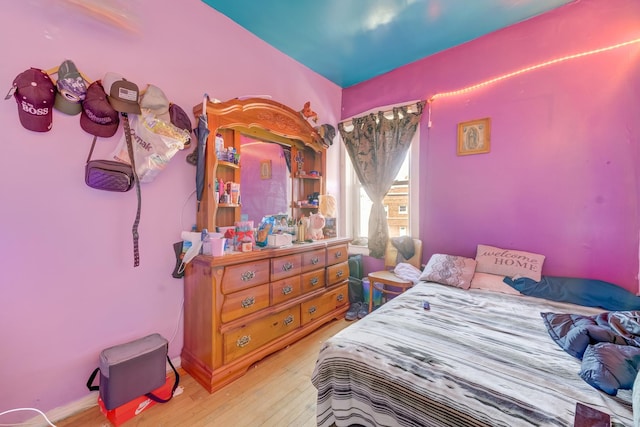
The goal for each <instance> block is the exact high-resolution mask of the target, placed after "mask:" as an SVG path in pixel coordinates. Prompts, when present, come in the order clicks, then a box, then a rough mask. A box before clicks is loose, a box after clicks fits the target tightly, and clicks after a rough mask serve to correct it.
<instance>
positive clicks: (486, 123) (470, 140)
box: [458, 117, 491, 156]
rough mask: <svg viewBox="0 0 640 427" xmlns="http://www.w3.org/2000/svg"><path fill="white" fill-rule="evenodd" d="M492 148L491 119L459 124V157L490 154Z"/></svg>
mask: <svg viewBox="0 0 640 427" xmlns="http://www.w3.org/2000/svg"><path fill="white" fill-rule="evenodd" d="M490 148H491V119H490V118H488V117H487V118H484V119H478V120H471V121H468V122H462V123H458V156H466V155H468V154H481V153H488V152H489V150H490Z"/></svg>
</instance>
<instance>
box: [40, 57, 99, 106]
mask: <svg viewBox="0 0 640 427" xmlns="http://www.w3.org/2000/svg"><path fill="white" fill-rule="evenodd" d="M55 70H56V71H55V72H54V73H56V74H58V80H57V81H55V80H54V79H53V78H52V80H53V81H54V83H55V85H56V88H57V89H58V91H57V93H56V101H55V104H54V108H55V109H56V110H58V111H60V112H62V113H65V114H68V115H70V116H75V115H77V114H80V112H82V101H84V98H85V96H86V95H87V86H88V85H89V84H91V82H90V81H88V79H87V78H86V77H85V76H84V75H83V74H82V73H81V72H80V71H79V70H78V67H76V65H75V64H74V63H73V61H71V60H69V59H66V60H64V61H63V62H62V64H60V66H59V67H56V68H55ZM47 74H49V76H50V77H51V74H53V73H51V72H50V71H49V70H47Z"/></svg>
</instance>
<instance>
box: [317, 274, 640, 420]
mask: <svg viewBox="0 0 640 427" xmlns="http://www.w3.org/2000/svg"><path fill="white" fill-rule="evenodd" d="M424 301H428V302H429V305H430V309H429V310H426V309H424V308H423V302H424ZM603 311H604V310H603V309H599V308H590V307H584V306H580V305H576V304H570V303H565V302H556V301H550V300H546V299H542V298H536V297H531V296H524V295H510V294H504V293H500V292H495V291H490V290H482V289H461V288H457V287H452V286H446V285H442V284H439V283H433V282H424V281H421V282H419V283H418V284H417V285H416V286H414V287H413V288H411V289H410V290H408V291H407V292H405V293H404V294H402V295H400V296H398V297H396V298H394V299H393V300H390V301H389V302H387V303H385V304H384V305H382V306H381V307H380V308H379V309H377V310H376V311H374V312H373V313H371V314H369V315H368V316H366V317H365V318H363V319H361V320H359V321H357V322H356V323H354V324H352V325H350V326H348V327H347V328H346V329H344V330H342V331H341V332H340V333H338V334H337V335H335V336H334V337H332V338H331V339H329V340H328V341H327V342H325V343H324V344H323V346H322V348H321V350H320V352H319V355H318V360H317V362H316V365H315V369H314V371H313V374H312V383H313V385H314V386H315V387H316V389H317V390H318V397H317V425H318V426H321V427H329V426H332V425H336V426H337V427H344V426H352V425H362V426H455V427H463V426H505V427H517V426H573V423H574V413H575V409H576V403H578V402H580V403H582V404H585V405H587V406H589V407H591V408H595V409H597V410H600V411H602V412H605V413H608V414H610V415H611V420H612V423H613V425H622V426H628V427H631V426H633V411H632V404H631V402H632V392H631V390H620V391H618V393H617V395H616V396H610V395H608V394H606V393H603V392H601V391H599V390H597V389H595V388H594V387H592V386H590V385H589V384H588V383H586V382H585V381H584V380H583V379H582V378H581V377H580V376H579V375H578V371H579V370H580V360H578V359H576V358H573V357H571V356H570V355H569V354H567V353H566V352H565V351H564V350H563V349H562V348H560V347H559V346H558V345H557V344H556V343H555V342H554V341H553V340H552V339H551V338H550V335H549V333H548V332H547V329H546V327H545V325H544V323H543V321H542V318H541V314H540V313H542V312H553V313H563V312H564V313H578V314H584V315H596V314H599V313H602V312H603ZM616 423H618V424H616Z"/></svg>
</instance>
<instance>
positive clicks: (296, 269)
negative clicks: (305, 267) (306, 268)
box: [271, 254, 302, 282]
mask: <svg viewBox="0 0 640 427" xmlns="http://www.w3.org/2000/svg"><path fill="white" fill-rule="evenodd" d="M301 271H302V257H301V255H300V254H296V255H288V256H281V257H278V258H273V259H272V260H271V281H272V282H273V281H275V280H280V279H284V278H285V277H291V276H296V275H298V274H300V272H301Z"/></svg>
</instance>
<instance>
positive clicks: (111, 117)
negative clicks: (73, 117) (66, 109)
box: [80, 80, 120, 138]
mask: <svg viewBox="0 0 640 427" xmlns="http://www.w3.org/2000/svg"><path fill="white" fill-rule="evenodd" d="M119 123H120V118H119V114H118V112H117V111H116V110H115V109H114V108H113V107H112V106H111V104H110V103H109V100H107V95H106V94H105V93H104V88H103V87H102V83H101V82H100V80H97V81H95V82H93V83H91V84H90V85H89V87H88V88H87V93H86V96H85V98H84V101H82V114H81V115H80V127H81V128H82V129H84V130H85V131H86V132H88V133H90V134H91V135H95V136H100V137H103V138H109V137H112V136H113V135H114V134H115V133H116V131H117V130H118V124H119Z"/></svg>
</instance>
